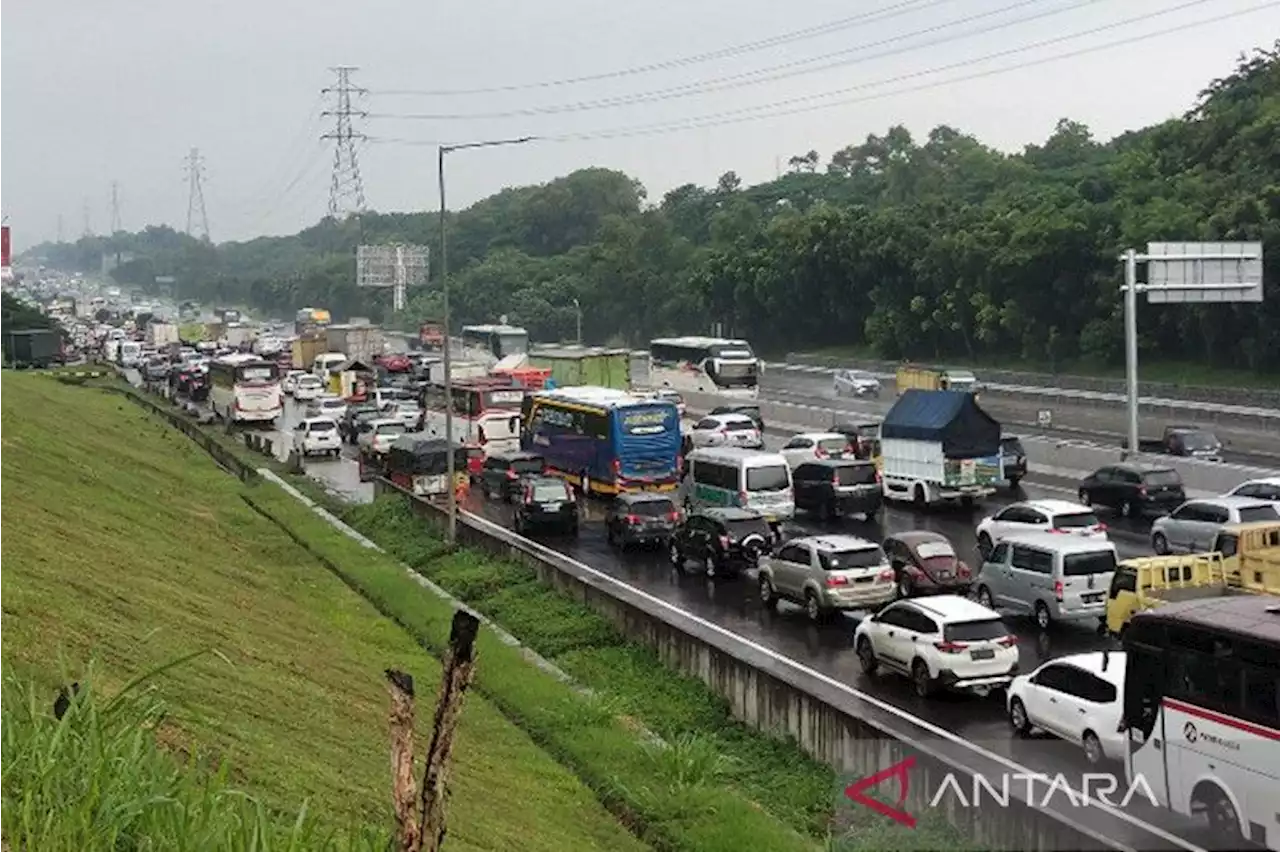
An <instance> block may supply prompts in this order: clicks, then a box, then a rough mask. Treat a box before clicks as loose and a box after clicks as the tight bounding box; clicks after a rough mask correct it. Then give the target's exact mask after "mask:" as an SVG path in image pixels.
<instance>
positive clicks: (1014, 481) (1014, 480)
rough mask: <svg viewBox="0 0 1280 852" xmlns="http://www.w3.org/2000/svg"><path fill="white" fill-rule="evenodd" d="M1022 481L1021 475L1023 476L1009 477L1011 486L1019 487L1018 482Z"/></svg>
mask: <svg viewBox="0 0 1280 852" xmlns="http://www.w3.org/2000/svg"><path fill="white" fill-rule="evenodd" d="M1021 481H1022V477H1021V476H1011V477H1009V487H1010V488H1017V487H1018V483H1019V482H1021Z"/></svg>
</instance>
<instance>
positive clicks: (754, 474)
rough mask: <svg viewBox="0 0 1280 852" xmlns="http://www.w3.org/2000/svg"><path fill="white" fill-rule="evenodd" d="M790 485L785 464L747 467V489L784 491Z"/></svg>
mask: <svg viewBox="0 0 1280 852" xmlns="http://www.w3.org/2000/svg"><path fill="white" fill-rule="evenodd" d="M790 487H791V480H790V477H788V476H787V466H786V465H785V464H780V465H774V466H772V467H749V468H747V490H748V491H784V490H786V489H787V488H790Z"/></svg>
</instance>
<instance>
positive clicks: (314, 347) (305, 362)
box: [289, 332, 329, 370]
mask: <svg viewBox="0 0 1280 852" xmlns="http://www.w3.org/2000/svg"><path fill="white" fill-rule="evenodd" d="M328 345H329V341H328V338H327V336H326V335H325V334H324V333H323V332H321V333H319V334H312V335H304V336H302V337H297V338H294V341H293V345H292V347H291V351H290V353H289V354H290V360H291V361H292V362H293V369H295V370H310V369H311V366H312V365H313V364H314V363H315V360H316V356H317V355H323V354H324V353H326V352H328V351H329V350H328V349H327V348H326V347H327V346H328Z"/></svg>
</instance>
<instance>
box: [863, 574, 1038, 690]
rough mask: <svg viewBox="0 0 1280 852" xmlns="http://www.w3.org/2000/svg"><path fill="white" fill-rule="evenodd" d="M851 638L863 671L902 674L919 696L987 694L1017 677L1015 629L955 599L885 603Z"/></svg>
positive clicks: (972, 603) (964, 600) (975, 605)
mask: <svg viewBox="0 0 1280 852" xmlns="http://www.w3.org/2000/svg"><path fill="white" fill-rule="evenodd" d="M853 637H854V638H853V646H854V648H855V649H856V650H857V653H858V661H859V662H860V663H861V664H862V670H863V671H864V672H865V673H867V674H868V675H871V674H875V673H876V672H877V671H878V670H879V669H881V668H885V669H890V670H892V671H895V672H897V673H898V674H901V675H905V676H907V677H909V678H911V682H912V684H914V685H915V689H916V694H917V695H919V696H920V697H922V698H926V697H928V696H930V695H932V694H933V693H934V692H936V691H937V690H938V689H939V688H944V689H955V690H961V691H972V692H977V693H979V694H983V695H985V694H986V693H988V692H990V691H991V690H992V689H996V688H999V687H1002V686H1006V685H1007V684H1008V683H1009V682H1010V681H1011V680H1013V678H1014V676H1015V675H1016V674H1017V673H1018V644H1017V643H1018V640H1017V637H1015V636H1014V635H1013V631H1011V630H1010V629H1009V628H1008V627H1006V626H1005V623H1004V622H1003V621H1001V620H1000V614H999V613H997V612H996V611H995V610H992V609H988V608H987V607H985V606H983V605H982V604H980V603H977V602H976V601H971V600H969V599H968V598H962V597H960V596H959V595H934V596H931V597H927V598H912V599H910V600H900V601H898V602H896V603H892V604H889V605H888V606H887V607H885V608H884V609H882V610H880V612H878V613H876V614H875V615H873V616H871V617H870V618H864V619H863V620H862V621H861V622H859V623H858V629H857V630H855V631H854V634H853Z"/></svg>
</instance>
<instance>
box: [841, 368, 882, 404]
mask: <svg viewBox="0 0 1280 852" xmlns="http://www.w3.org/2000/svg"><path fill="white" fill-rule="evenodd" d="M832 390H834V391H835V394H836V396H872V397H875V396H879V395H880V380H879V379H877V378H876V377H875V376H873V375H871V374H870V373H868V372H867V371H866V370H837V371H836V374H835V376H834V377H833V379H832Z"/></svg>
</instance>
